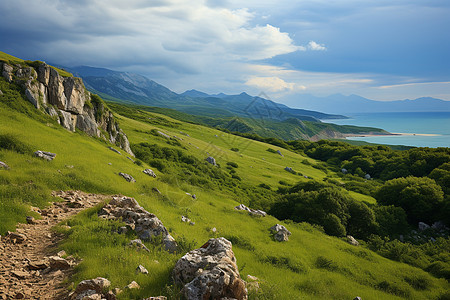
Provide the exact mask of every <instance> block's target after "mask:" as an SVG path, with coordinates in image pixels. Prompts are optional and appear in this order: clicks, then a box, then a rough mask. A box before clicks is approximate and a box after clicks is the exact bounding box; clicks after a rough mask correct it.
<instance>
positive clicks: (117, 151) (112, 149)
mask: <svg viewBox="0 0 450 300" xmlns="http://www.w3.org/2000/svg"><path fill="white" fill-rule="evenodd" d="M108 149H109V150H111V151H113V152H116V153H117V154H121V153H120V151H119V150H116V149H114V148H113V147H108Z"/></svg>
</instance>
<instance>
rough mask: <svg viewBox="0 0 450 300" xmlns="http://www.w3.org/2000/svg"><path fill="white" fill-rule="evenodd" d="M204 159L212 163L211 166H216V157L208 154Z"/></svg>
mask: <svg viewBox="0 0 450 300" xmlns="http://www.w3.org/2000/svg"><path fill="white" fill-rule="evenodd" d="M206 161H207V162H209V163H210V164H212V165H213V166H217V163H216V159H215V158H214V157H212V156H208V157H207V158H206Z"/></svg>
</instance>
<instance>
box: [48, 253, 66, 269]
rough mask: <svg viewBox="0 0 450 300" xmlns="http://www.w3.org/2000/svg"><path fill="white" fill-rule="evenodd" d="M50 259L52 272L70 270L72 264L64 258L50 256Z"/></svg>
mask: <svg viewBox="0 0 450 300" xmlns="http://www.w3.org/2000/svg"><path fill="white" fill-rule="evenodd" d="M48 259H49V262H50V269H52V270H67V269H69V268H70V263H69V262H68V261H67V260H65V259H64V258H62V257H59V256H50V257H49V258H48Z"/></svg>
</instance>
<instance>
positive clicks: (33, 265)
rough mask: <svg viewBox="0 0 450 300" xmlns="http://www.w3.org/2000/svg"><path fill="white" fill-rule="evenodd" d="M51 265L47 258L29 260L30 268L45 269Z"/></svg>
mask: <svg viewBox="0 0 450 300" xmlns="http://www.w3.org/2000/svg"><path fill="white" fill-rule="evenodd" d="M48 267H49V264H48V263H47V262H46V261H45V260H38V261H34V262H28V268H29V269H30V270H44V269H47V268H48Z"/></svg>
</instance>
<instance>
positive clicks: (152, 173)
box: [142, 169, 156, 178]
mask: <svg viewBox="0 0 450 300" xmlns="http://www.w3.org/2000/svg"><path fill="white" fill-rule="evenodd" d="M142 172H144V173H145V174H147V175H148V176H152V177H153V178H156V174H155V172H153V170H151V169H145V170H144V171H142Z"/></svg>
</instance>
